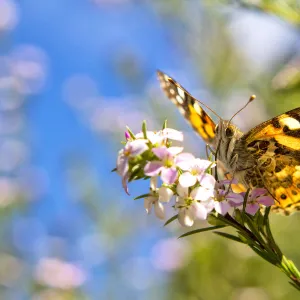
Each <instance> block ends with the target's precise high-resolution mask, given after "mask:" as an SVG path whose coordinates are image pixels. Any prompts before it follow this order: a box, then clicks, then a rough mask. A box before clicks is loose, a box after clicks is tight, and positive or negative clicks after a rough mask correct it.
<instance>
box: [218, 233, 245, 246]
mask: <svg viewBox="0 0 300 300" xmlns="http://www.w3.org/2000/svg"><path fill="white" fill-rule="evenodd" d="M214 233H215V234H217V235H220V236H222V237H225V238H227V239H230V240H233V241H235V242H239V243H242V244H245V242H244V241H243V240H241V239H240V238H239V237H237V236H235V235H232V234H229V233H226V232H220V231H215V232H214Z"/></svg>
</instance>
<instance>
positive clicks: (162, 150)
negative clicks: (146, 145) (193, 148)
mask: <svg viewBox="0 0 300 300" xmlns="http://www.w3.org/2000/svg"><path fill="white" fill-rule="evenodd" d="M182 150H183V148H182V147H169V148H167V147H166V146H162V147H158V148H153V149H152V152H153V153H154V154H155V155H156V156H157V157H158V158H159V159H160V160H155V161H151V162H148V163H147V164H146V165H145V168H144V173H145V175H147V176H157V175H159V174H160V175H161V179H162V181H163V182H164V183H167V184H172V183H174V182H175V181H176V179H177V175H178V171H177V168H176V165H177V163H179V162H181V161H182V160H184V159H188V158H187V157H190V155H191V154H190V155H188V154H187V153H181V154H179V153H180V152H182Z"/></svg>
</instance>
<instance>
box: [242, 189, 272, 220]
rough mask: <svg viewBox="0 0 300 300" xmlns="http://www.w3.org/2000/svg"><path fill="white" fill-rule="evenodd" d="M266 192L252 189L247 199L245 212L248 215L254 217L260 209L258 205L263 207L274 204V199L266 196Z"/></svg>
mask: <svg viewBox="0 0 300 300" xmlns="http://www.w3.org/2000/svg"><path fill="white" fill-rule="evenodd" d="M267 194H268V191H267V190H266V189H264V188H256V189H253V190H252V191H251V192H250V194H249V196H248V199H247V205H246V208H245V211H246V212H247V213H248V214H250V215H253V216H254V215H255V214H256V212H257V211H258V210H259V208H260V204H262V205H264V206H271V205H273V204H274V199H273V198H272V197H271V196H267Z"/></svg>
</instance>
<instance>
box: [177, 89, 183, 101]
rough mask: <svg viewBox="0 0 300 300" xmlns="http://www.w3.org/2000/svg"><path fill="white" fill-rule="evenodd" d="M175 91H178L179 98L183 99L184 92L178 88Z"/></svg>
mask: <svg viewBox="0 0 300 300" xmlns="http://www.w3.org/2000/svg"><path fill="white" fill-rule="evenodd" d="M177 90H178V95H179V96H180V97H181V98H183V99H184V98H185V92H184V90H182V89H180V88H177Z"/></svg>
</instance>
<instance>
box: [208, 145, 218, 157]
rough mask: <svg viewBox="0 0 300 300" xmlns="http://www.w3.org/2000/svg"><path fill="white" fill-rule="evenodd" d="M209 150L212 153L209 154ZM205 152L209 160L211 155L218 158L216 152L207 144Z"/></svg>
mask: <svg viewBox="0 0 300 300" xmlns="http://www.w3.org/2000/svg"><path fill="white" fill-rule="evenodd" d="M208 150H209V151H210V153H208ZM205 152H206V157H207V158H209V156H210V154H212V155H213V156H216V152H215V151H214V150H213V149H212V148H211V147H210V146H209V145H208V144H206V146H205Z"/></svg>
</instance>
